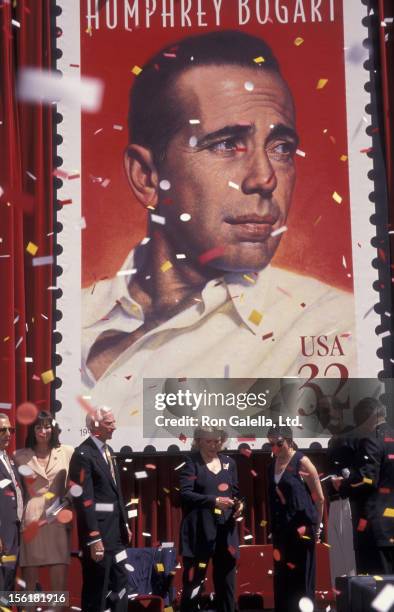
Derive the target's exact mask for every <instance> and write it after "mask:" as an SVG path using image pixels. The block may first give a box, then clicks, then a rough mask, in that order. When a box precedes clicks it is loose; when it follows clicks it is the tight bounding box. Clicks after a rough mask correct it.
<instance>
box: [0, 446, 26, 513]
mask: <svg viewBox="0 0 394 612" xmlns="http://www.w3.org/2000/svg"><path fill="white" fill-rule="evenodd" d="M3 457H4V461H5V462H6V464H7V467H8V471H9V473H10V476H11V480H12V484H13V485H14V489H15V493H16V513H17V515H18V520H20V521H21V520H22V516H23V496H22V491H21V489H20V486H19V484H18V481H17V479H16V477H15V474H14V470H13V469H12V465H11V463H10V460H9V457H8V455H7V453H6V452H5V453H4V455H3Z"/></svg>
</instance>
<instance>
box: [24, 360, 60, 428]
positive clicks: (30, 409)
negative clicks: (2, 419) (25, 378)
mask: <svg viewBox="0 0 394 612" xmlns="http://www.w3.org/2000/svg"><path fill="white" fill-rule="evenodd" d="M44 374H45V372H44ZM42 376H43V375H42V374H41V377H42ZM52 380H53V379H52ZM43 382H45V381H43ZM37 414H38V408H37V406H36V405H35V404H32V403H31V402H23V403H22V404H19V406H18V407H17V409H16V420H17V421H18V423H20V424H21V425H30V424H31V423H33V421H35V420H36V417H37Z"/></svg>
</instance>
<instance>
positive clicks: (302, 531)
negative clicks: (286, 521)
mask: <svg viewBox="0 0 394 612" xmlns="http://www.w3.org/2000/svg"><path fill="white" fill-rule="evenodd" d="M297 531H298V535H299V536H300V537H302V536H304V535H305V533H306V527H305V525H301V527H297Z"/></svg>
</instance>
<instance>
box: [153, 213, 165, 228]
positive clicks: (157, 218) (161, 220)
mask: <svg viewBox="0 0 394 612" xmlns="http://www.w3.org/2000/svg"><path fill="white" fill-rule="evenodd" d="M150 218H151V220H152V221H153V223H158V224H159V225H165V224H166V220H165V218H164V217H162V216H161V215H155V214H153V213H152V214H151V216H150Z"/></svg>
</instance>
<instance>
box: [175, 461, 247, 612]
mask: <svg viewBox="0 0 394 612" xmlns="http://www.w3.org/2000/svg"><path fill="white" fill-rule="evenodd" d="M219 457H220V462H221V467H222V469H221V471H220V472H219V473H218V474H214V473H213V472H211V471H210V470H209V469H208V468H207V466H206V464H205V462H204V460H203V458H202V457H201V455H200V453H193V454H192V455H191V456H190V458H188V459H187V460H186V463H185V465H184V466H183V468H182V470H181V472H180V492H181V501H182V510H183V519H182V524H181V533H180V550H181V554H182V555H183V587H182V599H181V611H182V612H192V611H194V610H197V608H198V604H199V596H200V595H201V592H202V590H203V584H204V579H205V574H206V571H207V565H208V562H209V560H210V559H212V563H213V581H214V585H215V594H216V602H217V604H216V608H217V610H218V611H219V612H233V610H234V598H235V563H236V558H237V557H238V555H239V548H238V547H239V539H238V529H237V524H236V521H235V520H234V518H233V510H232V509H229V510H225V511H224V512H221V511H220V510H219V511H218V509H217V508H215V504H216V498H217V497H230V498H234V497H237V496H238V478H237V469H236V465H235V462H234V460H233V459H231V457H228V456H226V455H223V454H221V455H219Z"/></svg>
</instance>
